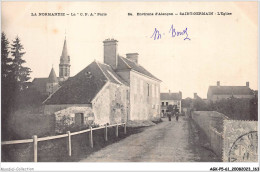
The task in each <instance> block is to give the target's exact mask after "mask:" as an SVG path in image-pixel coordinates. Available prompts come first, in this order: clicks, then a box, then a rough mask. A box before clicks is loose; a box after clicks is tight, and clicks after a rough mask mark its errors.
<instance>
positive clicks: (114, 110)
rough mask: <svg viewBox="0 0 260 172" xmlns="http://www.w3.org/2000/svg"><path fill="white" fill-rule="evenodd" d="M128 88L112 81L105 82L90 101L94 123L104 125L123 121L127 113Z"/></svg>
mask: <svg viewBox="0 0 260 172" xmlns="http://www.w3.org/2000/svg"><path fill="white" fill-rule="evenodd" d="M128 92H129V88H128V87H126V86H124V85H117V84H113V83H109V84H107V85H106V86H105V87H104V88H103V89H102V90H101V91H100V92H99V93H98V95H97V97H96V98H95V99H94V100H93V101H92V108H93V112H94V114H95V123H97V124H100V125H104V124H106V123H109V124H115V123H121V122H125V121H126V120H127V115H128V113H129V100H127V96H126V94H127V93H128Z"/></svg>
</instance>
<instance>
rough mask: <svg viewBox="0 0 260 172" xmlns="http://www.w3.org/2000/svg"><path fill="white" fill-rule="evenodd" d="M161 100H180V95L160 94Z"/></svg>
mask: <svg viewBox="0 0 260 172" xmlns="http://www.w3.org/2000/svg"><path fill="white" fill-rule="evenodd" d="M160 97H161V100H181V99H182V96H181V94H180V93H161V94H160Z"/></svg>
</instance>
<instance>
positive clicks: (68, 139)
mask: <svg viewBox="0 0 260 172" xmlns="http://www.w3.org/2000/svg"><path fill="white" fill-rule="evenodd" d="M120 125H124V134H126V123H121V124H113V125H105V126H102V127H98V128H92V127H90V128H89V129H86V130H81V131H77V132H73V133H71V132H70V131H67V133H66V134H62V135H56V136H49V137H41V138H38V137H37V136H36V135H34V136H33V137H32V139H25V140H11V141H3V142H2V143H1V145H12V144H20V143H33V159H34V162H37V157H38V156H37V152H38V142H41V141H46V140H53V139H58V138H63V137H67V145H68V156H71V151H72V150H71V136H73V135H78V134H82V133H87V132H89V145H90V147H91V148H93V146H94V145H93V131H94V130H99V129H102V128H104V129H105V130H104V138H105V141H107V140H108V137H107V130H108V128H109V127H114V126H115V127H116V130H115V135H116V137H118V126H120Z"/></svg>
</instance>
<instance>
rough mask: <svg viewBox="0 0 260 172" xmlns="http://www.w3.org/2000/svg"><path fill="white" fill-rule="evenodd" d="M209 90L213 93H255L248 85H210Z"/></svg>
mask: <svg viewBox="0 0 260 172" xmlns="http://www.w3.org/2000/svg"><path fill="white" fill-rule="evenodd" d="M208 92H209V93H211V94H212V95H253V91H252V90H251V89H250V88H249V87H247V86H209V89H208Z"/></svg>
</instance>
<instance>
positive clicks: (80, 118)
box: [75, 113, 84, 125]
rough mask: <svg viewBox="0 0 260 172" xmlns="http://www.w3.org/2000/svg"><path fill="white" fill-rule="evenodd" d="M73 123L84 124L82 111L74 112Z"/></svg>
mask: <svg viewBox="0 0 260 172" xmlns="http://www.w3.org/2000/svg"><path fill="white" fill-rule="evenodd" d="M75 124H76V125H83V124H84V115H83V113H76V114H75Z"/></svg>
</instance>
